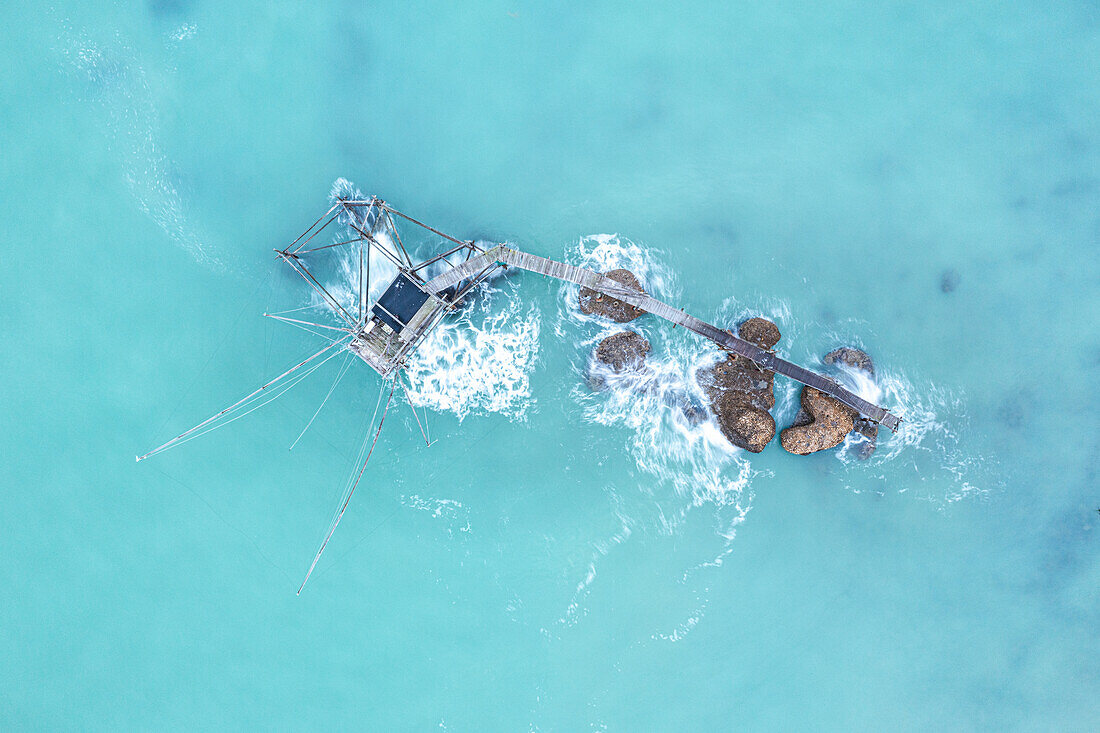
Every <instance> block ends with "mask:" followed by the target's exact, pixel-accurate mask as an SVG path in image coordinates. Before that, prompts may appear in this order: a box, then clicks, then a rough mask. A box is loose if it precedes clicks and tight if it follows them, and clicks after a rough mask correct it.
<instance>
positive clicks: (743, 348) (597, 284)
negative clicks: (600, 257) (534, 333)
mask: <svg viewBox="0 0 1100 733" xmlns="http://www.w3.org/2000/svg"><path fill="white" fill-rule="evenodd" d="M493 264H500V265H504V266H507V267H518V268H520V269H522V270H529V271H530V272H537V273H539V274H540V275H546V276H547V277H552V278H556V279H558V280H564V281H566V282H571V283H576V284H577V285H580V286H581V287H584V288H590V289H592V290H595V291H597V292H600V293H603V294H604V295H608V296H610V297H612V298H615V299H617V300H621V301H623V302H624V303H628V304H630V305H633V306H635V307H637V308H641V309H642V310H644V311H647V312H649V313H652V314H653V315H655V316H659V317H661V318H664V319H665V320H666V321H671V322H672V323H675V324H676V325H678V326H683V327H684V328H686V329H688V330H690V331H694V332H695V333H697V334H699V335H700V336H703V337H704V338H708V339H710V340H711V341H713V342H714V343H716V344H718V346H719V347H720V348H722V349H724V350H726V351H729V352H732V353H734V354H738V355H740V356H743V357H745V358H746V359H748V360H750V361H752V362H753V363H755V364H756V365H758V366H760V367H761V368H762V369H767V370H769V371H772V372H775V373H777V374H782V375H784V376H786V377H790V378H791V379H793V380H795V381H796V382H801V383H802V384H806V385H809V386H810V387H813V388H814V389H818V390H821V391H822V392H824V393H825V394H827V395H829V396H831V397H834V398H835V399H837V400H839V401H840V402H843V403H844V404H845V405H848V406H849V407H851V408H852V409H854V410H856V411H857V412H859V414H861V415H863V416H864V417H866V418H868V419H869V420H873V421H874V422H876V423H879V424H881V425H885V426H886V427H888V428H890V430H892V431H894V432H897V429H898V426H899V425H900V424H901V418H899V417H898V416H897V415H894V414H892V413H891V412H889V411H888V410H886V409H885V408H883V407H880V406H878V405H875V404H872V403H870V402H868V401H867V400H865V399H863V398H862V397H860V396H859V395H857V394H855V393H853V392H851V391H849V390H847V389H845V388H844V387H842V386H840V385H839V384H837V382H836V381H834V380H832V379H829V378H828V377H826V376H824V375H821V374H818V373H816V372H812V371H810V370H809V369H806V368H804V367H800V366H799V365H797V364H794V363H792V362H789V361H787V360H786V359H781V358H779V357H778V356H776V355H775V354H774V353H773V352H771V351H768V350H766V349H762V348H760V347H759V346H757V345H755V344H752V343H749V342H748V341H745V340H744V339H742V338H739V337H737V336H735V335H733V334H732V333H730V332H729V331H726V330H723V329H720V328H718V327H716V326H712V325H711V324H709V323H707V322H706V321H703V320H700V319H698V318H696V317H695V316H691V315H688V314H687V313H684V312H683V311H682V310H677V309H676V308H673V307H672V306H670V305H668V304H667V303H663V302H661V301H659V300H657V299H656V298H654V297H652V296H649V295H647V294H646V293H642V292H639V291H637V290H633V289H631V288H627V287H624V286H623V285H622V284H621V283H618V282H616V281H614V280H612V279H611V278H609V277H605V276H603V275H601V274H600V273H598V272H593V271H592V270H588V269H585V268H583V267H576V266H574V265H567V264H565V263H564V262H557V261H555V260H551V259H547V258H546V257H539V256H538V255H533V254H530V253H527V252H521V251H519V250H516V249H512V248H511V247H505V246H503V245H501V246H499V247H494V248H493V249H490V250H487V251H485V252H484V253H482V254H480V255H477V256H475V257H471V258H470V259H469V260H467V261H466V262H465V263H463V264H461V265H458V266H457V267H455V268H453V269H451V270H449V271H448V272H445V273H443V274H441V275H439V276H438V277H435V278H433V279H431V280H429V281H428V282H427V283H426V284H425V290H427V291H428V292H429V293H433V294H434V293H439V292H441V291H443V290H446V289H447V288H449V287H453V286H454V285H455V284H456V283H458V282H460V281H462V280H463V279H465V278H468V277H470V276H471V275H473V274H474V273H477V272H480V271H482V270H484V268H485V267H487V266H491V265H493Z"/></svg>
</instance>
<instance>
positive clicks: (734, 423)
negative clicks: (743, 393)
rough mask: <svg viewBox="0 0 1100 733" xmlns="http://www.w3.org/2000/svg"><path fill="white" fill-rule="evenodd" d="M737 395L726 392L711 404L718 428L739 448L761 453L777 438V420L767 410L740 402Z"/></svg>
mask: <svg viewBox="0 0 1100 733" xmlns="http://www.w3.org/2000/svg"><path fill="white" fill-rule="evenodd" d="M736 395H737V393H736V392H726V393H725V394H723V395H721V396H720V397H719V398H718V400H717V401H715V402H712V403H711V409H712V410H714V413H715V414H716V415H717V416H718V428H719V429H720V430H721V431H722V435H724V436H725V437H726V440H728V441H729V442H731V443H733V444H734V445H736V446H737V447H738V448H744V449H745V450H747V451H752V452H753V453H759V452H760V451H762V450H764V446H766V445H767V444H768V443H770V442H771V441H772V438H774V437H775V418H773V417H772V416H771V413H770V412H768V411H767V410H761V409H759V408H757V407H753V406H752V405H747V404H745V403H744V402H742V401H740V400H738V399H737V397H736Z"/></svg>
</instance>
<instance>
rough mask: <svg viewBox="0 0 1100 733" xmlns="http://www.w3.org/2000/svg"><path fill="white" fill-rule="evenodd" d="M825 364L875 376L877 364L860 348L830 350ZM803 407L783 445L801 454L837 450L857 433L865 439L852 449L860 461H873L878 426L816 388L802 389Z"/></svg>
mask: <svg viewBox="0 0 1100 733" xmlns="http://www.w3.org/2000/svg"><path fill="white" fill-rule="evenodd" d="M822 361H824V362H825V363H826V364H830V365H832V364H845V365H847V366H850V367H852V368H854V369H859V370H861V371H864V372H866V373H867V374H868V375H869V376H871V377H872V378H873V377H874V376H875V364H874V362H873V361H871V357H870V356H868V355H867V354H866V353H865V352H863V351H860V350H859V349H853V348H851V347H847V346H845V347H843V348H840V349H836V350H835V351H830V352H829V353H828V354H826V355H825V357H824V358H823V359H822ZM801 404H802V408H801V409H800V410H799V411H798V415H796V416H795V419H794V423H793V424H792V425H791V426H790V427H789V428H787V429H786V430H784V431H783V432H782V433H781V434H780V436H779V442H780V444H781V445H782V446H783V447H784V448H785V449H787V450H788V451H790V452H791V453H797V454H798V455H806V454H807V453H815V452H817V451H819V450H828V449H829V448H835V447H836V446H838V445H840V444H841V443H843V442H844V438H846V437H847V436H848V433H850V432H852V430H857V431H859V433H860V434H861V435H863V436H864V437H865V438H866V440H865V441H861V442H860V443H858V444H857V445H855V446H853V450H854V451H855V452H856V455H857V456H858V457H859V458H861V459H866V458H870V457H871V454H872V453H874V452H875V442H876V440H877V439H878V425H876V424H875V423H874V422H872V421H870V420H868V419H866V418H864V417H861V416H860V414H859V413H858V412H856V411H855V410H853V409H852V408H850V407H848V406H847V405H845V404H842V403H841V402H839V401H837V400H835V399H833V398H832V397H829V396H828V395H826V394H825V393H824V392H821V391H819V390H816V389H814V388H813V387H803V388H802V397H801Z"/></svg>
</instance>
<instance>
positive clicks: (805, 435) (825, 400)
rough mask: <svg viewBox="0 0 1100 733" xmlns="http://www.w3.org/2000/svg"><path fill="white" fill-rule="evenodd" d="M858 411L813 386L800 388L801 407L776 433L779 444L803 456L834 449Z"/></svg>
mask: <svg viewBox="0 0 1100 733" xmlns="http://www.w3.org/2000/svg"><path fill="white" fill-rule="evenodd" d="M857 417H858V414H857V413H856V411H855V410H853V409H852V408H850V407H848V406H847V405H844V404H841V403H840V402H837V401H836V400H834V399H833V398H832V397H829V396H828V395H827V394H825V393H824V392H821V391H819V390H816V389H814V388H813V387H803V388H802V409H801V410H799V412H798V415H797V416H796V417H795V419H794V424H793V425H791V427H789V428H787V429H786V430H784V431H783V432H782V433H781V434H780V436H779V442H780V444H781V445H782V446H783V447H784V448H785V449H786V450H787V451H788V452H790V453H796V454H798V455H800V456H804V455H806V454H807V453H816V452H817V451H820V450H828V449H829V448H835V447H836V446H838V445H840V444H841V443H843V442H844V438H845V436H847V435H848V433H850V432H852V428H854V427H855V420H856V418H857Z"/></svg>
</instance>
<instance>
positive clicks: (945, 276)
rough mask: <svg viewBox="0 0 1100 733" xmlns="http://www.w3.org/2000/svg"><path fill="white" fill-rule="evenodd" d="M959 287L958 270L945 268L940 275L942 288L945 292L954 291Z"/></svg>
mask: <svg viewBox="0 0 1100 733" xmlns="http://www.w3.org/2000/svg"><path fill="white" fill-rule="evenodd" d="M957 287H959V272H958V270H944V271H943V273H942V274H941V275H940V290H941V291H943V292H945V293H953V292H955V288H957Z"/></svg>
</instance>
